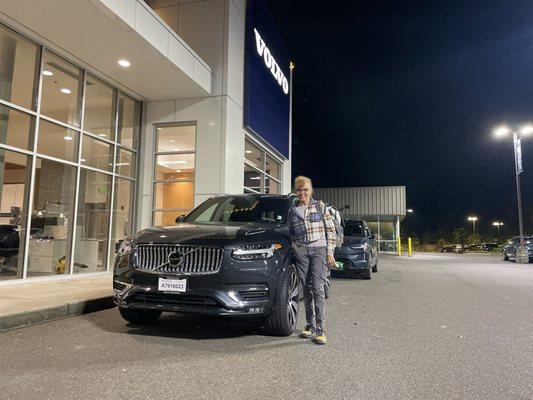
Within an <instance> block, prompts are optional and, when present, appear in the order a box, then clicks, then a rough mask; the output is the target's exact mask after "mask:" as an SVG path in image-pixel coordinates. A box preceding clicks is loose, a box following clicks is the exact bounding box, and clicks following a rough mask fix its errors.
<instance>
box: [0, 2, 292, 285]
mask: <svg viewBox="0 0 533 400" xmlns="http://www.w3.org/2000/svg"><path fill="white" fill-rule="evenodd" d="M291 76H292V68H291V66H290V58H289V52H288V50H287V47H286V45H285V44H284V41H283V38H282V37H281V35H280V33H279V31H278V30H277V28H276V26H275V24H274V22H273V20H272V17H271V15H270V13H269V11H268V8H267V7H266V5H265V3H264V2H263V0H253V1H248V2H246V1H245V0H202V1H184V0H144V1H143V0H47V1H34V0H3V1H2V2H1V3H0V180H1V182H0V200H1V210H0V285H3V284H11V283H16V282H26V281H32V282H33V281H40V280H47V279H65V278H71V277H74V276H81V274H85V275H87V276H90V275H99V274H108V273H109V271H110V269H111V268H112V263H113V260H114V249H115V245H116V243H117V242H118V241H119V240H120V239H122V238H124V237H125V236H127V235H129V234H131V233H133V232H135V231H138V230H140V229H143V228H146V227H149V226H151V225H158V224H168V223H172V222H174V220H175V218H176V217H177V216H179V215H181V214H186V213H187V212H188V211H190V210H191V209H192V208H193V207H195V206H196V205H198V204H199V203H201V202H202V201H203V200H205V199H206V198H208V197H210V196H212V195H214V194H219V193H288V192H289V191H290V187H291V182H290V180H291V161H290V159H291V157H290V146H291V133H290V119H291Z"/></svg>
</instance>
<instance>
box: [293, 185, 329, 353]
mask: <svg viewBox="0 0 533 400" xmlns="http://www.w3.org/2000/svg"><path fill="white" fill-rule="evenodd" d="M294 188H295V189H296V195H297V196H298V200H299V201H298V202H297V203H296V204H295V205H293V206H292V207H291V208H290V209H289V233H290V238H291V242H292V244H293V248H294V253H295V255H296V268H297V270H298V275H299V276H300V279H301V281H302V282H303V284H304V303H305V317H306V320H307V325H306V326H305V328H304V330H303V331H302V333H301V334H300V337H302V338H306V339H308V338H310V337H312V336H313V334H314V335H315V337H314V342H315V343H317V344H326V333H325V331H324V323H325V319H324V309H325V305H326V297H325V292H324V286H325V284H326V279H327V274H328V265H329V266H331V267H333V266H335V259H334V258H333V251H334V249H335V242H336V235H335V226H334V225H333V219H332V217H331V214H330V213H329V211H328V210H327V209H326V206H325V205H324V203H323V202H321V201H316V200H314V199H313V197H312V194H313V185H312V182H311V179H309V178H307V177H306V176H298V177H297V178H296V179H295V180H294Z"/></svg>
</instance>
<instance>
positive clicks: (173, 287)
mask: <svg viewBox="0 0 533 400" xmlns="http://www.w3.org/2000/svg"><path fill="white" fill-rule="evenodd" d="M157 289H158V290H159V291H160V292H178V293H183V292H186V291H187V279H166V278H159V283H158V285H157Z"/></svg>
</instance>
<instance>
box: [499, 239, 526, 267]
mask: <svg viewBox="0 0 533 400" xmlns="http://www.w3.org/2000/svg"><path fill="white" fill-rule="evenodd" d="M524 242H525V245H526V247H527V250H528V254H529V262H532V261H533V236H528V237H524ZM519 246H520V237H519V236H515V237H514V238H512V239H511V240H509V241H508V242H507V243H506V245H505V246H504V247H503V250H502V255H503V259H504V260H505V261H508V260H516V251H517V250H518V247H519Z"/></svg>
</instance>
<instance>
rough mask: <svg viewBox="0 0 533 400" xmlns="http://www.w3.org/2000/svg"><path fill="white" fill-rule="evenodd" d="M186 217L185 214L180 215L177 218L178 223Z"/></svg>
mask: <svg viewBox="0 0 533 400" xmlns="http://www.w3.org/2000/svg"><path fill="white" fill-rule="evenodd" d="M184 219H185V215H180V216H179V217H177V218H176V223H177V224H179V223H181V222H183V220H184Z"/></svg>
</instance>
